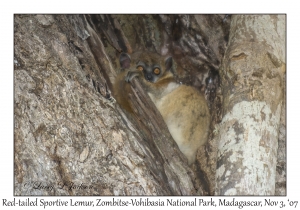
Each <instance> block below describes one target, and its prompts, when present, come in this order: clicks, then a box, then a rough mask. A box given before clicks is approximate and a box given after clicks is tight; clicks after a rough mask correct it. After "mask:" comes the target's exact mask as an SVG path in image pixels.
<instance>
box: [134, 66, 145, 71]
mask: <svg viewBox="0 0 300 210" xmlns="http://www.w3.org/2000/svg"><path fill="white" fill-rule="evenodd" d="M136 69H137V70H139V71H143V70H144V68H143V67H142V66H137V67H136Z"/></svg>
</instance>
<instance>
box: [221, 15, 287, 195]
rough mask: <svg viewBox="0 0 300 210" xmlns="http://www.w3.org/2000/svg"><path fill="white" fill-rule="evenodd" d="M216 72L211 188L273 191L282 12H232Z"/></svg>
mask: <svg viewBox="0 0 300 210" xmlns="http://www.w3.org/2000/svg"><path fill="white" fill-rule="evenodd" d="M220 74H221V80H222V95H223V119H222V122H221V123H220V126H219V128H218V140H219V144H218V157H217V158H218V159H217V173H216V178H217V179H216V194H217V195H275V183H276V182H275V181H276V179H275V178H276V165H277V148H278V133H279V125H280V118H281V113H282V112H284V109H282V107H283V106H284V105H283V104H284V103H285V99H284V97H283V90H284V86H285V83H284V78H285V77H284V74H285V15H235V16H232V19H231V27H230V37H229V43H228V48H227V50H226V52H225V56H224V59H223V64H222V66H221V68H220ZM284 107H285V106H284ZM282 118H285V116H284V115H283V116H282ZM283 121H285V119H283ZM281 139H282V137H281ZM282 159H283V158H282V156H281V161H282ZM283 165H284V164H283ZM283 171H284V169H283ZM281 181H282V180H281ZM283 183H284V182H283Z"/></svg>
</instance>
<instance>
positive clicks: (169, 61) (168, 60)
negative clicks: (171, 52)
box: [165, 57, 173, 70]
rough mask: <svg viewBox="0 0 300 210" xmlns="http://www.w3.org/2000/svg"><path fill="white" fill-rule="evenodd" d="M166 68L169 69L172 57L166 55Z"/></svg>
mask: <svg viewBox="0 0 300 210" xmlns="http://www.w3.org/2000/svg"><path fill="white" fill-rule="evenodd" d="M165 66H166V70H170V69H171V68H172V66H173V58H172V57H168V58H167V59H166V61H165Z"/></svg>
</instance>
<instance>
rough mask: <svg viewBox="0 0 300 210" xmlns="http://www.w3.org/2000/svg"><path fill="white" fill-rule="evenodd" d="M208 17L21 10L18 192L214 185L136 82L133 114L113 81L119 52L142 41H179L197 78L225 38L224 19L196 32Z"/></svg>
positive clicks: (154, 45)
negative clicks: (117, 97)
mask: <svg viewBox="0 0 300 210" xmlns="http://www.w3.org/2000/svg"><path fill="white" fill-rule="evenodd" d="M211 17H213V18H211V20H210V19H209V18H207V17H206V16H184V15H182V16H181V15H179V16H176V15H170V16H164V15H160V16H157V15H133V16H130V15H15V20H14V32H15V33H14V44H15V46H14V50H15V52H14V67H15V69H14V88H15V98H14V118H15V130H14V134H15V137H14V148H15V158H14V162H15V167H14V168H15V179H14V180H15V191H14V193H15V195H195V194H198V195H201V194H209V193H210V191H211V190H209V189H208V188H207V187H206V188H205V185H203V184H201V181H200V180H199V177H198V175H196V174H195V172H194V171H192V170H191V169H190V168H189V167H188V166H187V161H186V159H185V157H184V156H183V155H182V154H181V153H180V152H179V150H178V147H177V145H176V143H175V142H174V141H173V139H172V137H171V136H170V134H169V131H168V129H167V127H166V125H165V123H164V122H163V120H162V117H161V116H160V114H159V113H158V112H157V110H156V108H155V107H154V105H153V103H152V101H151V100H149V97H148V95H146V94H145V93H144V91H143V90H142V89H141V87H140V86H139V83H138V82H134V91H135V95H134V96H132V98H133V101H134V103H136V107H140V108H138V113H139V115H138V117H136V118H133V119H131V120H132V121H131V120H129V119H128V117H127V116H126V115H125V114H124V113H123V111H122V110H121V109H120V108H119V107H118V105H117V104H116V103H113V101H112V96H111V94H110V89H111V86H112V83H113V82H114V78H115V76H116V73H117V72H116V69H118V63H117V59H118V55H119V53H120V52H121V51H123V52H127V53H131V52H133V51H137V50H145V49H147V50H149V51H154V52H159V53H161V54H164V55H165V54H170V52H171V51H172V50H174V49H175V52H174V53H173V55H174V57H175V58H176V57H180V56H181V58H182V59H178V61H177V62H178V67H179V68H178V77H179V78H180V79H181V81H182V82H185V83H190V84H197V85H198V87H200V86H201V85H202V83H201V81H202V80H204V78H203V73H205V74H207V72H208V70H209V68H213V67H217V66H218V64H219V63H220V58H221V56H222V54H220V52H221V53H222V52H224V48H225V44H224V43H225V41H219V43H217V44H216V43H215V42H214V39H218V36H220V34H221V35H222V33H223V31H224V30H223V29H222V27H223V26H218V25H217V27H216V28H213V27H212V28H211V30H209V28H206V29H205V28H203V30H204V31H205V30H206V31H207V33H208V32H209V34H207V33H206V35H205V33H202V36H195V35H196V34H197V33H198V32H199V28H198V27H197V26H199V24H200V23H206V25H208V26H210V27H211V25H209V24H207V20H210V21H215V22H216V23H220V22H221V20H222V19H221V18H220V17H219V16H211ZM226 23H227V22H226ZM176 24H177V25H176ZM227 25H228V23H227ZM218 27H221V29H222V30H221V32H220V33H219V34H218V33H217V32H218V31H220V30H219V29H218ZM187 29H189V30H190V31H189V30H187ZM200 31H201V30H200ZM209 36H210V37H211V39H208V38H207V37H209ZM222 36H223V35H222ZM174 37H175V38H174ZM202 37H204V38H202ZM186 39H188V40H186ZM182 43H185V44H182ZM208 45H213V47H212V49H213V50H211V49H209V47H207V46H208ZM183 48H184V50H183ZM191 48H193V50H194V51H195V52H196V54H195V52H194V53H190V52H191ZM219 49H223V51H219ZM201 51H203V52H209V54H208V55H206V54H205V53H202V54H200V53H199V52H201ZM183 54H185V56H182V55H183ZM189 57H192V58H193V59H189ZM197 57H201V59H198V60H197ZM199 60H200V61H199ZM201 65H202V67H201ZM199 66H200V67H201V68H200V70H201V69H202V70H201V71H202V72H201V71H200V74H199ZM185 68H188V69H189V71H190V72H191V74H187V76H184V75H185V73H184V72H185V70H184V69H185ZM197 72H198V73H197ZM192 74H194V75H200V76H199V77H194V76H193V77H191V75H192ZM199 78H200V79H199ZM145 107H147V109H145ZM149 107H154V108H151V111H149ZM202 175H203V172H202ZM197 180H198V181H197ZM210 185H211V186H212V184H210Z"/></svg>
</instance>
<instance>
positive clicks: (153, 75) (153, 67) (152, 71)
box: [136, 61, 163, 83]
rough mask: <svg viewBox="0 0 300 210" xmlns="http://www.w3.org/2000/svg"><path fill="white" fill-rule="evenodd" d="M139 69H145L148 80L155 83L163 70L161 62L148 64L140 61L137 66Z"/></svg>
mask: <svg viewBox="0 0 300 210" xmlns="http://www.w3.org/2000/svg"><path fill="white" fill-rule="evenodd" d="M136 68H137V70H140V71H143V73H144V77H145V79H146V80H147V81H149V82H152V83H155V82H156V81H157V80H158V79H159V78H160V77H161V76H162V75H163V71H162V68H161V66H160V65H159V64H149V65H148V64H146V63H144V62H143V61H139V62H138V63H137V66H136Z"/></svg>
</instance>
